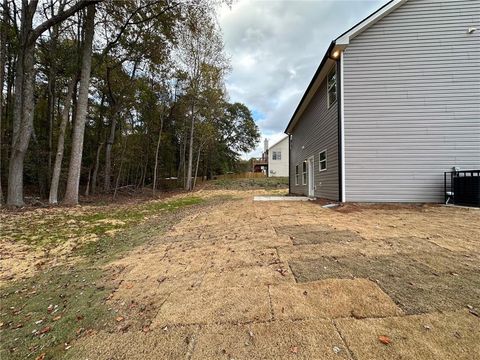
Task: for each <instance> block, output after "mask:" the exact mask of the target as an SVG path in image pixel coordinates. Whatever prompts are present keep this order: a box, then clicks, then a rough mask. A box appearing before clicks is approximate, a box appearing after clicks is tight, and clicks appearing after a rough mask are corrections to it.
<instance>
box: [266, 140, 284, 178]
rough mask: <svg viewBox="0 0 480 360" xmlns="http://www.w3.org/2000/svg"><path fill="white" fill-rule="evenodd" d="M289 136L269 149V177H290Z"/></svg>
mask: <svg viewBox="0 0 480 360" xmlns="http://www.w3.org/2000/svg"><path fill="white" fill-rule="evenodd" d="M288 163H289V158H288V136H286V137H284V138H283V139H281V140H280V141H278V142H276V143H275V144H273V145H272V146H270V147H269V148H268V177H287V176H288Z"/></svg>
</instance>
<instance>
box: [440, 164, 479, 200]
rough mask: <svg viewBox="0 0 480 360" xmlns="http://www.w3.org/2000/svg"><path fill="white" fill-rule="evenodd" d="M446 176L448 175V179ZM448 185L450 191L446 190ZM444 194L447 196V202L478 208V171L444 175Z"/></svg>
mask: <svg viewBox="0 0 480 360" xmlns="http://www.w3.org/2000/svg"><path fill="white" fill-rule="evenodd" d="M448 175H450V179H447V177H448ZM448 180H449V181H448ZM449 183H450V184H449ZM448 185H450V189H448ZM449 190H450V191H449ZM445 194H446V195H447V194H448V198H449V199H447V202H453V203H454V204H456V205H465V206H476V207H480V170H461V171H451V172H448V173H445Z"/></svg>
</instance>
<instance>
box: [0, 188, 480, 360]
mask: <svg viewBox="0 0 480 360" xmlns="http://www.w3.org/2000/svg"><path fill="white" fill-rule="evenodd" d="M282 192H284V190H273V191H272V189H257V190H255V189H252V188H251V187H249V186H247V187H246V190H245V189H244V190H237V189H227V190H225V189H222V188H220V187H214V188H213V189H212V188H210V189H204V190H202V191H198V192H196V193H194V194H193V195H185V194H181V195H178V196H176V197H173V198H171V199H167V200H162V201H158V202H148V203H146V204H141V205H135V208H134V209H135V210H134V209H132V208H131V207H128V206H127V205H125V206H124V207H120V210H118V209H117V210H118V211H119V214H118V215H116V216H114V215H112V214H115V211H117V210H115V211H113V209H111V208H108V209H107V210H105V209H103V208H102V209H94V210H92V209H88V211H87V210H85V212H82V213H81V214H80V215H78V214H77V215H76V216H77V217H75V216H73V215H69V216H67V215H65V216H66V218H65V219H64V222H63V223H61V224H55V225H52V224H51V223H49V224H50V225H49V228H50V229H51V231H52V232H53V231H54V229H55V226H57V227H59V228H63V230H64V231H65V234H66V235H65V237H66V238H68V239H69V240H64V239H63V240H62V241H61V245H59V244H57V241H59V240H58V239H56V240H55V243H56V244H57V245H55V246H53V245H50V248H49V254H50V255H49V256H46V255H41V253H42V252H45V250H44V249H45V248H44V247H42V246H40V245H36V249H37V251H38V253H37V255H36V256H38V258H36V259H35V261H37V262H40V263H41V262H44V264H48V265H47V266H45V265H42V264H40V265H35V261H34V259H33V258H30V257H29V256H27V255H25V254H24V253H23V252H22V251H24V250H26V249H27V248H32V246H33V245H32V244H31V243H29V242H28V241H26V240H21V239H20V240H19V239H18V236H17V235H18V234H17V235H16V233H15V231H14V226H13V225H14V224H15V221H17V222H20V221H21V219H16V220H12V217H15V216H17V215H16V214H8V213H3V214H2V216H3V217H4V219H3V220H5V221H6V222H7V223H8V224H10V225H9V227H8V228H7V229H8V231H5V233H7V234H8V240H6V241H4V240H2V247H3V249H2V259H1V260H2V262H3V263H2V266H3V268H2V275H3V276H4V278H5V279H6V281H4V284H3V286H2V287H1V288H0V294H1V296H2V297H1V301H2V304H1V310H0V312H1V314H0V315H1V316H2V320H0V322H1V330H0V331H1V333H0V336H1V337H2V345H1V350H0V351H1V352H0V357H1V358H2V359H4V358H5V359H7V358H32V359H35V358H39V359H43V358H59V357H67V358H72V359H356V360H360V359H368V360H370V359H468V360H471V359H480V317H479V311H480V246H479V243H480V211H479V210H474V209H463V208H451V207H443V206H434V205H426V206H417V205H409V206H385V205H384V206H375V205H354V204H351V205H345V206H343V207H340V208H337V209H325V208H322V207H321V206H320V205H319V204H317V203H314V202H253V195H254V194H260V195H264V194H270V193H277V194H278V193H282ZM171 208H173V209H171ZM139 212H140V214H141V215H139V214H138V213H139ZM99 213H101V214H104V215H103V217H102V216H100V215H95V214H99ZM127 213H128V214H130V215H129V216H126V215H125V214H127ZM30 216H31V217H30V220H29V221H30V223H32V224H34V221H33V220H32V218H34V217H32V215H30ZM52 216H53V215H52ZM92 216H93V219H92V218H91V217H92ZM132 216H133V217H135V219H137V220H136V221H135V222H133V221H131V220H129V217H132ZM42 218H45V217H42ZM112 218H113V219H116V220H117V222H114V221H111V220H112ZM46 219H49V218H48V216H47V217H46ZM109 219H110V221H108V220H109ZM70 220H74V221H75V224H76V225H77V226H78V228H79V229H90V230H85V231H80V230H79V231H80V232H81V236H82V237H87V239H89V240H88V241H85V239H84V238H82V239H80V240H79V238H78V237H75V236H74V235H72V234H71V232H69V231H67V230H66V228H68V226H70V225H74V223H73V222H71V221H70ZM100 220H103V222H100V223H98V221H100ZM46 221H47V220H46ZM69 221H70V224H69V223H68V222H69ZM81 221H84V223H82V222H81ZM92 221H93V223H94V224H96V225H92ZM118 221H121V222H122V224H120V223H118ZM107 225H108V226H107ZM22 226H25V227H26V228H27V227H28V226H27V224H24V225H22ZM32 226H33V225H32ZM62 226H63V227H62ZM96 227H100V228H96ZM95 229H96V230H95ZM112 230H115V231H113V232H111V231H112ZM26 231H27V230H25V231H22V233H24V234H26ZM28 231H30V230H28ZM108 231H110V233H106V232H108ZM90 233H93V234H95V236H96V238H95V239H93V238H92V239H91V238H89V237H88V235H89V234H90ZM37 235H38V236H40V237H41V239H43V241H46V240H45V237H44V236H43V237H42V236H41V233H39V234H37ZM29 236H30V235H29ZM38 241H40V240H38ZM52 241H53V240H52ZM7 243H8V246H7V245H6V244H7ZM51 243H52V242H49V244H51ZM65 244H69V245H68V246H67V245H65ZM86 244H87V245H86ZM4 245H5V246H4ZM14 245H15V246H19V247H22V249H23V250H22V251H18V250H16V249H15V247H14ZM67 247H68V250H66V249H67ZM59 248H61V249H63V250H62V251H59V250H58V249H59ZM5 249H7V250H8V254H7V256H5V254H3V251H4V250H5ZM42 249H43V250H42ZM19 254H20V255H19ZM21 254H23V255H21ZM52 254H58V255H52ZM22 256H23V257H24V261H22ZM52 258H53V259H56V260H55V261H53V260H52ZM30 261H34V265H33V266H30V265H29V263H30ZM14 263H18V266H19V267H18V268H19V269H21V272H20V273H19V272H18V271H17V272H15V271H10V270H9V269H8V268H7V267H9V266H12V268H13V264H14ZM5 264H7V265H5ZM10 264H12V265H10ZM22 273H23V274H22ZM5 279H4V280H5Z"/></svg>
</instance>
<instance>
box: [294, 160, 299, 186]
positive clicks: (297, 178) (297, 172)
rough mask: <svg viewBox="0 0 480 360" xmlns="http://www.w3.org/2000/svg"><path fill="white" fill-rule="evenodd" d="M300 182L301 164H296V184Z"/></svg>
mask: <svg viewBox="0 0 480 360" xmlns="http://www.w3.org/2000/svg"><path fill="white" fill-rule="evenodd" d="M298 184H300V165H296V166H295V185H298Z"/></svg>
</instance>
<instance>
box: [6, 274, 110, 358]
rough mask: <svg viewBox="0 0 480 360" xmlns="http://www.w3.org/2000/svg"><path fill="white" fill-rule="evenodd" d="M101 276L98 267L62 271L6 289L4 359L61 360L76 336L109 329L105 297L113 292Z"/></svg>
mask: <svg viewBox="0 0 480 360" xmlns="http://www.w3.org/2000/svg"><path fill="white" fill-rule="evenodd" d="M100 278H101V271H100V270H98V269H95V268H93V269H92V268H87V267H79V268H75V269H71V268H66V267H60V268H52V269H50V270H48V271H46V272H43V273H40V274H37V275H36V276H34V277H33V278H31V279H29V280H27V281H22V282H21V283H19V284H16V285H14V286H12V287H10V288H8V289H4V290H3V291H2V294H1V307H0V313H1V323H2V326H1V330H0V333H1V339H2V341H1V346H0V358H2V359H27V358H32V359H35V358H36V357H37V356H40V355H41V354H46V355H47V357H46V358H58V357H60V355H61V354H63V353H64V352H65V348H66V347H68V344H69V343H70V342H71V341H72V340H73V339H75V338H76V337H78V336H82V335H83V334H84V333H86V332H89V331H92V330H100V329H102V328H107V327H109V326H110V325H111V324H112V322H113V317H114V315H113V313H111V312H110V311H108V309H107V307H106V305H105V303H104V301H103V299H104V298H105V297H106V296H107V294H108V292H109V291H110V289H108V288H107V287H106V286H105V285H102V284H100V283H99V279H100ZM65 344H67V345H65Z"/></svg>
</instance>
